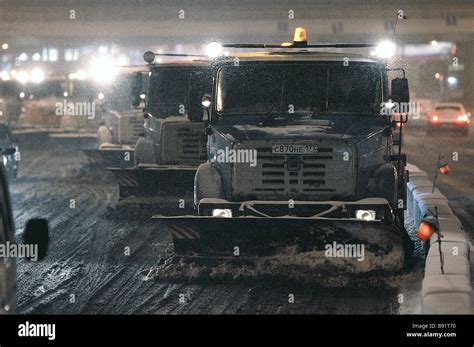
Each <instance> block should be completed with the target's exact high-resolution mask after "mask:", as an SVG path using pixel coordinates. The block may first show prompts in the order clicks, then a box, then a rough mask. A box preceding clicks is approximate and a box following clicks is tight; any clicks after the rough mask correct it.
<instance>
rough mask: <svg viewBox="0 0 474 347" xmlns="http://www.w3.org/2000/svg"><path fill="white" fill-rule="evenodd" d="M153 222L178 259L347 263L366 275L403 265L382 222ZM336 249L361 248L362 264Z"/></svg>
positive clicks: (398, 243)
mask: <svg viewBox="0 0 474 347" xmlns="http://www.w3.org/2000/svg"><path fill="white" fill-rule="evenodd" d="M153 219H154V220H157V221H160V222H163V223H164V224H165V225H166V226H167V227H168V228H169V229H170V232H171V234H172V237H173V243H174V246H175V251H176V253H178V254H184V255H185V254H188V255H198V256H206V257H208V256H209V257H221V256H222V257H226V256H239V257H274V256H278V257H283V258H287V260H288V261H290V262H295V261H296V262H302V263H305V264H306V263H312V262H313V263H318V264H323V263H324V264H326V263H327V264H329V265H330V263H334V264H336V265H337V264H339V265H341V266H342V267H344V266H345V265H342V264H343V263H351V264H352V265H351V266H357V267H359V268H361V269H365V270H367V271H370V270H374V269H381V270H388V271H398V270H400V269H401V268H402V267H403V266H404V242H403V240H402V236H401V234H400V231H399V230H398V228H396V226H393V225H389V224H385V223H382V222H363V221H357V220H347V219H339V220H335V219H325V218H297V217H294V218H293V217H275V218H252V217H244V218H217V217H204V216H199V217H196V216H182V217H164V216H154V217H153ZM346 246H347V247H346ZM341 247H343V248H344V249H345V250H356V249H359V250H362V249H363V255H361V254H359V256H360V257H363V258H364V259H362V260H360V259H359V260H358V259H355V257H354V258H353V259H347V258H350V257H347V254H342V256H341V257H339V256H338V254H337V251H338V249H339V250H341ZM339 255H341V254H339ZM360 257H359V258H360ZM344 258H346V259H344ZM358 262H360V264H358Z"/></svg>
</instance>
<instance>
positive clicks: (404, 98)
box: [391, 78, 410, 104]
mask: <svg viewBox="0 0 474 347" xmlns="http://www.w3.org/2000/svg"><path fill="white" fill-rule="evenodd" d="M391 90H392V97H391V99H392V101H393V102H395V103H399V104H400V103H402V102H403V103H409V102H410V90H409V88H408V80H407V79H406V78H394V79H393V80H392V84H391Z"/></svg>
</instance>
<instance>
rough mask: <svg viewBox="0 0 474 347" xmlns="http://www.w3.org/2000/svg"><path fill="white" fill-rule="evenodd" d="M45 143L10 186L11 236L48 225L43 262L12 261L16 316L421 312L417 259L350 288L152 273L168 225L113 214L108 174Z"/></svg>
mask: <svg viewBox="0 0 474 347" xmlns="http://www.w3.org/2000/svg"><path fill="white" fill-rule="evenodd" d="M52 141H53V140H51V141H46V140H42V141H40V143H41V145H38V144H35V145H31V144H28V143H27V142H26V141H23V143H22V167H21V170H20V177H19V179H18V180H17V181H16V182H14V183H12V184H11V192H12V200H13V207H14V216H15V221H16V227H17V236H20V235H21V232H22V228H23V227H24V225H25V223H26V221H27V220H28V219H29V218H32V217H44V218H47V219H48V220H49V223H50V228H51V242H50V251H49V255H48V257H47V259H46V260H44V261H43V262H40V263H29V262H26V261H25V260H23V259H20V260H19V261H18V307H19V311H20V313H35V314H72V313H90V314H95V313H99V314H106V313H112V314H127V313H144V314H170V313H172V314H177V313H183V314H199V313H202V314H207V313H210V314H219V313H252V314H253V313H267V314H273V313H275V314H278V313H317V314H329V313H335V314H370V313H372V314H398V313H416V312H417V310H419V290H420V288H421V278H422V270H421V268H422V267H421V265H420V266H417V267H415V268H414V269H413V271H412V273H409V274H401V275H397V276H394V277H391V278H388V279H385V281H382V282H378V281H375V282H374V281H373V280H370V279H368V280H367V283H365V284H364V283H363V282H364V280H361V281H360V282H362V284H361V283H359V284H358V286H353V285H349V284H347V282H343V281H342V282H341V283H343V285H339V286H335V287H334V288H333V287H329V288H328V287H324V286H321V285H320V284H318V283H311V282H310V283H303V282H298V281H285V280H284V279H283V280H282V279H281V278H272V277H270V278H269V277H265V278H260V277H258V276H256V277H250V278H229V277H227V278H223V279H221V280H216V279H213V280H208V279H199V278H198V279H193V278H190V277H189V274H188V273H183V274H182V275H183V276H182V277H181V278H180V276H179V273H178V275H177V276H173V277H172V278H170V277H166V276H160V269H161V268H164V267H169V266H174V264H173V261H172V260H173V249H172V244H171V237H170V235H169V232H168V230H166V228H165V227H164V226H162V225H160V224H155V223H156V222H151V221H150V220H149V219H148V218H147V216H146V215H145V216H143V217H141V218H139V216H138V215H136V214H134V215H132V217H131V218H127V217H126V216H124V215H117V214H116V213H112V212H111V209H110V206H114V204H115V202H116V200H117V198H118V188H117V186H116V184H115V181H114V177H113V176H112V175H111V174H110V173H107V172H104V171H100V170H92V169H89V168H88V167H87V163H86V158H85V156H84V155H83V154H82V152H81V151H79V150H78V149H77V147H74V146H70V147H68V146H62V145H61V146H57V145H56V144H55V143H53V142H52ZM471 163H472V161H471ZM415 164H417V162H416V161H415ZM471 189H472V188H471ZM468 201H469V200H468V199H465V200H464V204H463V200H462V199H460V198H459V197H458V200H457V203H458V204H459V206H464V208H466V209H467V210H466V213H471V216H472V200H470V205H469V204H467V202H468ZM469 206H470V207H469ZM469 208H471V210H469ZM469 211H470V212H469ZM471 226H472V224H471ZM471 231H472V229H471ZM128 249H130V254H128V253H127V250H128ZM230 277H232V276H230ZM277 277H278V276H277ZM336 282H337V281H336ZM400 294H403V302H402V303H399V301H400ZM292 298H294V300H292Z"/></svg>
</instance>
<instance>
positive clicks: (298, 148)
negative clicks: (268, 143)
mask: <svg viewBox="0 0 474 347" xmlns="http://www.w3.org/2000/svg"><path fill="white" fill-rule="evenodd" d="M272 153H273V154H318V146H317V145H293V144H287V145H273V146H272Z"/></svg>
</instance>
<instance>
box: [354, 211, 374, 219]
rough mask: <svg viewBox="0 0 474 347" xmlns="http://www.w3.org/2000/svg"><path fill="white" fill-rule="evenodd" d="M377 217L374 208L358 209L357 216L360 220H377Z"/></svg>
mask: <svg viewBox="0 0 474 347" xmlns="http://www.w3.org/2000/svg"><path fill="white" fill-rule="evenodd" d="M375 217H376V213H375V211H374V210H356V218H357V219H359V220H365V221H372V220H375Z"/></svg>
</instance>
